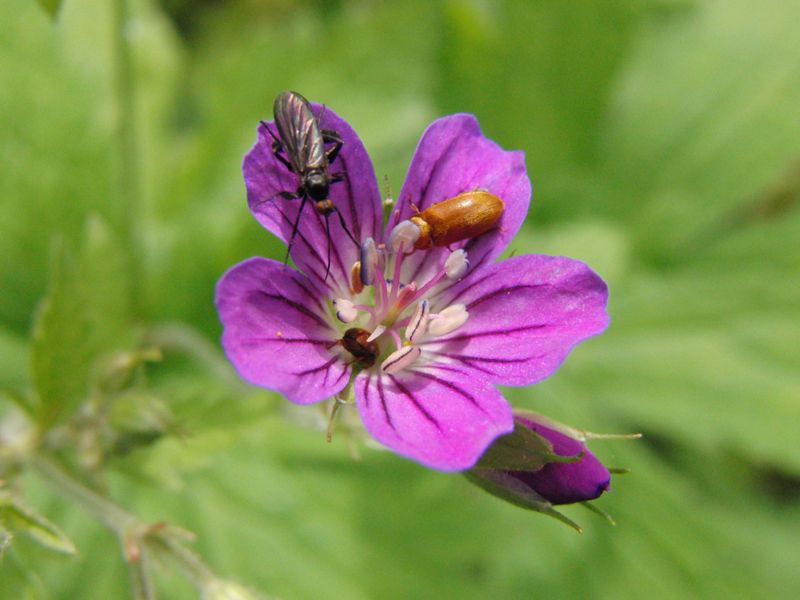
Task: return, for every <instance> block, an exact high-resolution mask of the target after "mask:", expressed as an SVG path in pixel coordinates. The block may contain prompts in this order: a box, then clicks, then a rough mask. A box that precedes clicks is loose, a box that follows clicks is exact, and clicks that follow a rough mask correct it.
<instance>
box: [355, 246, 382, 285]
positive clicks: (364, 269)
mask: <svg viewBox="0 0 800 600" xmlns="http://www.w3.org/2000/svg"><path fill="white" fill-rule="evenodd" d="M379 260H380V257H379V256H378V247H377V246H376V245H375V240H373V239H372V238H371V237H368V238H367V239H366V240H365V241H364V244H363V245H362V246H361V273H360V275H361V283H363V284H364V285H372V284H373V283H374V281H375V271H376V270H377V268H378V261H379Z"/></svg>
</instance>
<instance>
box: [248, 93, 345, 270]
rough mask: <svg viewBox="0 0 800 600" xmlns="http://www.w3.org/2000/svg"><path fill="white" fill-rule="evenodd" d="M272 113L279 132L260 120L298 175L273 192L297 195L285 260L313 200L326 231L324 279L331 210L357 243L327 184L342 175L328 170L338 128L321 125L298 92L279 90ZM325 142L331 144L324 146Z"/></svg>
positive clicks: (338, 142)
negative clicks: (291, 185) (296, 181)
mask: <svg viewBox="0 0 800 600" xmlns="http://www.w3.org/2000/svg"><path fill="white" fill-rule="evenodd" d="M273 114H274V116H275V127H276V128H277V129H278V135H275V133H273V131H272V130H271V129H270V128H269V126H268V125H267V124H266V123H264V122H263V121H262V122H261V124H262V125H264V127H266V129H267V131H269V134H270V135H271V136H272V139H273V143H272V153H273V155H274V156H275V158H277V159H278V160H279V161H281V163H283V165H284V166H285V167H286V168H287V169H289V170H290V171H291V172H292V173H294V174H296V175H297V176H298V177H299V178H300V185H299V186H298V187H297V190H295V191H293V192H292V191H288V190H287V191H283V192H278V194H276V196H280V197H281V198H285V199H287V200H296V199H300V208H299V210H298V211H297V216H296V217H295V220H294V223H293V225H292V233H291V235H290V236H289V244H288V247H287V249H286V259H285V261H284V262H286V261H288V260H289V252H290V251H291V249H292V244H294V238H295V236H296V235H297V229H298V227H299V225H300V217H301V215H302V214H303V208H305V205H306V203H307V202H308V201H309V199H310V200H311V201H312V202H313V204H314V210H315V211H316V212H317V213H318V214H320V215H322V216H323V217H325V233H326V234H327V236H328V258H327V264H326V267H325V279H327V278H328V273H329V272H330V267H331V230H330V223H329V221H328V217H329V215H330V214H331V213H334V212H335V213H336V214H337V215H339V223H340V224H341V226H342V229H344V231H345V233H346V234H347V236H348V237H349V238H350V239H351V240H353V243H354V244H355V245H356V246H357V247H360V246H359V243H358V242H357V241H356V239H355V238H354V237H353V234H352V233H350V230H349V229H348V228H347V224H346V223H345V221H344V218H343V217H342V214H341V212H339V210H338V209H337V208H336V206H334V204H333V200H331V199H330V198H329V192H330V186H331V185H332V184H334V183H338V182H340V181H342V180H343V179H344V175H343V174H342V173H331V172H330V169H329V167H330V165H331V163H333V161H334V160H336V157H337V156H338V154H339V151H340V150H341V149H342V145H343V144H344V141H343V140H342V137H341V136H340V135H339V133H338V132H336V131H333V130H330V129H322V128H321V126H320V122H319V119H318V118H317V117H316V116H315V115H314V113H313V112H312V110H311V104H310V103H309V102H308V100H306V99H305V98H304V97H303V96H301V95H300V94H298V93H297V92H281V93H280V94H278V97H277V98H275V103H274V105H273ZM325 144H333V145H332V146H331V147H330V148H327V149H326V148H325Z"/></svg>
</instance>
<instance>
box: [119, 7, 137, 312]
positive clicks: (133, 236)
mask: <svg viewBox="0 0 800 600" xmlns="http://www.w3.org/2000/svg"><path fill="white" fill-rule="evenodd" d="M113 26H114V84H115V86H114V87H115V101H116V105H117V119H118V126H117V135H116V138H117V140H116V141H117V160H118V167H117V171H118V180H117V186H118V188H119V202H118V204H117V207H116V208H117V210H116V214H115V217H116V228H117V231H118V232H119V234H120V235H121V236H122V238H123V240H124V241H125V246H126V248H127V261H128V269H129V271H130V282H131V283H130V287H131V289H130V296H131V306H132V308H133V311H134V316H137V312H138V311H139V308H140V306H141V304H140V301H141V298H140V296H141V287H140V284H141V265H140V263H139V258H140V257H141V250H142V248H141V239H140V231H139V226H140V223H141V216H142V215H141V190H140V185H139V181H140V179H139V177H140V172H139V160H138V156H139V154H138V145H137V139H136V111H135V103H134V98H135V94H136V88H135V85H134V76H133V68H132V63H131V55H130V45H129V43H128V39H127V34H126V30H127V27H128V0H115V1H114V21H113Z"/></svg>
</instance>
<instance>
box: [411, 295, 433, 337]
mask: <svg viewBox="0 0 800 600" xmlns="http://www.w3.org/2000/svg"><path fill="white" fill-rule="evenodd" d="M429 314H430V307H429V304H428V301H427V300H422V301H421V302H420V303H419V304H417V309H416V310H415V311H414V314H413V315H412V316H411V321H409V323H408V326H407V327H406V339H407V340H408V341H409V342H412V343H413V342H415V341H417V340H418V339H419V338H421V337H422V336H423V335H425V333H426V332H427V331H428V315H429Z"/></svg>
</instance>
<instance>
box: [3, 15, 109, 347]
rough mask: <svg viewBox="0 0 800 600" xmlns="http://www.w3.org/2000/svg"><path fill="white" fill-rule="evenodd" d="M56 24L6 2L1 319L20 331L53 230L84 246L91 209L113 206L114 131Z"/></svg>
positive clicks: (38, 293)
mask: <svg viewBox="0 0 800 600" xmlns="http://www.w3.org/2000/svg"><path fill="white" fill-rule="evenodd" d="M59 27H60V25H58V24H57V25H56V26H55V29H56V31H55V32H54V26H53V25H52V24H51V23H49V22H48V21H47V18H46V16H45V15H44V14H43V13H42V11H41V9H40V8H39V7H38V6H36V4H35V3H33V2H30V0H7V1H4V2H2V3H0V28H1V29H2V33H1V34H0V114H2V118H0V213H2V215H3V219H2V220H1V221H0V289H2V290H3V293H2V294H0V320H1V321H2V322H3V323H4V324H5V325H6V326H7V327H8V328H9V329H10V330H11V331H14V332H17V333H20V334H23V333H27V331H28V329H29V327H30V321H31V314H32V312H33V310H34V308H35V306H36V304H37V303H38V301H39V300H40V299H41V297H42V296H43V295H44V293H45V289H46V284H47V272H48V268H47V267H48V256H49V251H50V248H51V245H52V239H53V237H55V236H56V235H62V236H63V237H64V238H65V239H66V240H67V241H69V242H71V243H73V244H77V243H78V239H79V238H80V235H81V233H82V228H83V226H84V222H85V214H86V212H87V211H89V210H93V211H96V212H98V213H99V214H101V215H102V214H105V215H109V214H110V213H111V212H112V211H111V208H112V202H110V199H111V198H113V193H112V190H111V168H110V167H111V163H110V160H109V156H110V153H109V151H108V147H107V143H108V141H109V137H108V136H109V130H108V128H106V127H104V126H103V124H102V123H101V119H100V112H99V111H98V110H97V107H96V106H95V105H94V102H93V95H94V92H93V90H92V89H90V88H88V87H86V86H85V85H84V82H83V81H82V80H81V79H80V78H79V77H77V76H76V73H75V70H74V69H72V68H70V67H68V66H67V65H65V64H64V61H63V58H64V57H63V54H62V52H61V48H60V35H59V33H58V31H59ZM86 43H87V44H91V43H92V41H91V40H87V42H86Z"/></svg>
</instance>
